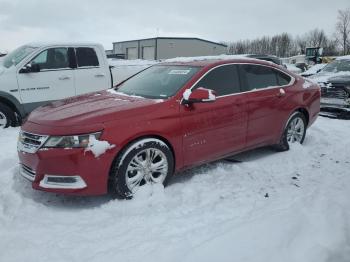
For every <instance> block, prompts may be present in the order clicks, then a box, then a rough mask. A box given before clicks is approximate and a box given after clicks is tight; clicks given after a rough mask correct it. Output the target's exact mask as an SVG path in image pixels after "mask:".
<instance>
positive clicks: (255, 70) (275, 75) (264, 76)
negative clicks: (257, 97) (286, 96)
mask: <svg viewBox="0 0 350 262" xmlns="http://www.w3.org/2000/svg"><path fill="white" fill-rule="evenodd" d="M241 72H242V75H243V79H245V89H246V90H248V91H250V90H256V89H262V88H267V87H273V86H284V85H288V84H289V83H290V81H291V80H292V79H291V77H290V76H288V75H286V74H284V73H282V72H280V71H278V70H275V69H273V68H271V67H266V66H260V65H241Z"/></svg>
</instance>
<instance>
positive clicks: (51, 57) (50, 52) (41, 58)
mask: <svg viewBox="0 0 350 262" xmlns="http://www.w3.org/2000/svg"><path fill="white" fill-rule="evenodd" d="M31 63H32V64H37V65H39V66H40V70H45V69H46V70H50V69H61V68H69V60H68V48H61V47H60V48H50V49H47V50H45V51H43V52H41V53H40V54H39V55H37V56H36V57H35V58H34V59H33V60H32V62H31Z"/></svg>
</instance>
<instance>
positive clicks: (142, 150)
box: [109, 138, 174, 199]
mask: <svg viewBox="0 0 350 262" xmlns="http://www.w3.org/2000/svg"><path fill="white" fill-rule="evenodd" d="M173 172H174V157H173V154H172V152H171V150H170V149H169V147H168V146H167V145H166V144H165V143H164V142H163V141H161V140H158V139H155V138H145V139H141V140H138V141H136V142H134V143H132V144H131V145H130V146H128V147H127V148H126V149H124V150H123V151H122V152H121V153H120V154H119V156H117V158H116V159H115V161H114V164H113V165H112V168H111V172H110V183H109V191H110V192H111V194H112V195H113V196H115V197H118V198H123V199H131V198H132V197H133V196H134V195H135V193H136V192H137V190H138V189H139V188H140V187H142V186H144V185H146V184H154V183H162V184H163V185H164V186H166V184H167V183H168V181H169V179H170V177H171V176H172V174H173Z"/></svg>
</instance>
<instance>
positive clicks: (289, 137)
mask: <svg viewBox="0 0 350 262" xmlns="http://www.w3.org/2000/svg"><path fill="white" fill-rule="evenodd" d="M305 134H306V119H305V116H304V114H302V113H300V112H295V113H294V114H293V115H292V116H291V117H290V118H289V120H288V122H287V125H286V127H285V129H284V132H283V135H282V137H281V140H280V142H279V143H278V144H277V145H275V146H274V148H275V149H276V150H277V151H287V150H289V145H290V144H291V143H300V144H302V143H303V142H304V139H305Z"/></svg>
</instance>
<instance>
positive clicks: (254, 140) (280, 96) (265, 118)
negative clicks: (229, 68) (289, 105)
mask: <svg viewBox="0 0 350 262" xmlns="http://www.w3.org/2000/svg"><path fill="white" fill-rule="evenodd" d="M239 67H240V75H241V79H242V86H243V88H244V89H245V91H247V93H246V106H247V112H248V128H247V147H256V146H259V145H265V144H270V143H272V142H274V141H275V140H276V137H277V136H278V135H279V132H280V130H281V126H282V125H283V122H284V121H285V120H286V119H287V118H288V115H287V114H288V113H287V112H288V111H286V110H283V107H284V106H285V105H286V97H287V96H286V89H285V88H284V87H285V86H287V85H288V83H290V82H291V80H292V78H291V77H290V76H288V75H286V74H284V73H282V72H280V71H278V70H276V69H273V68H272V67H268V66H264V65H253V64H243V65H240V66H239Z"/></svg>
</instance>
